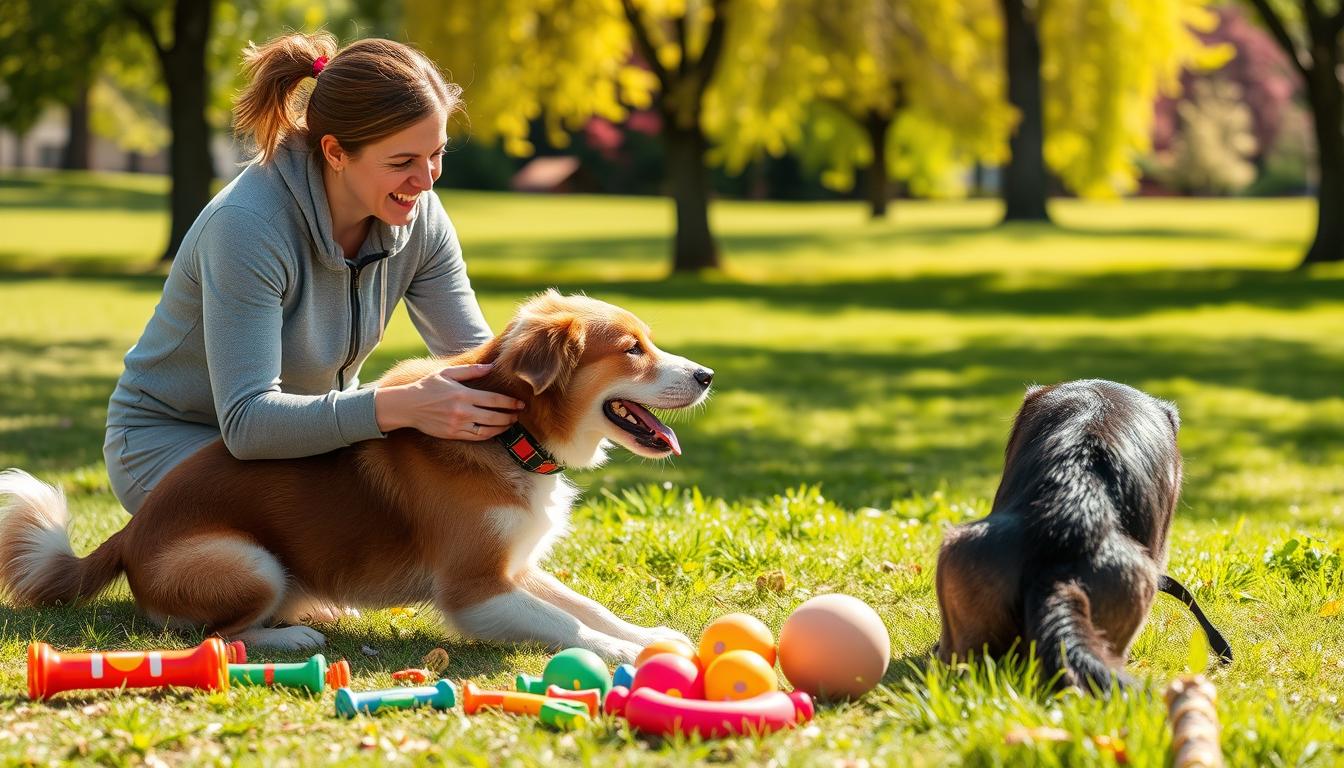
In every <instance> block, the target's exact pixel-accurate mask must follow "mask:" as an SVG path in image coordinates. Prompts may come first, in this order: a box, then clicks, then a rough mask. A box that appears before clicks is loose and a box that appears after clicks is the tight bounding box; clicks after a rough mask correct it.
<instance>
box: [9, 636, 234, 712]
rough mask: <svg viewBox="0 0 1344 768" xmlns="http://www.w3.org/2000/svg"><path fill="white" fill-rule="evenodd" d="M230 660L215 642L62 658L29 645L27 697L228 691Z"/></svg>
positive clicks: (46, 647) (41, 645)
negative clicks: (164, 689)
mask: <svg viewBox="0 0 1344 768" xmlns="http://www.w3.org/2000/svg"><path fill="white" fill-rule="evenodd" d="M235 653H237V651H236V650H235ZM243 653H244V654H245V653H246V652H245V651H244V652H243ZM228 658H229V649H228V648H227V647H226V646H225V645H224V641H223V640H220V639H219V638H217V637H211V638H208V639H207V640H206V641H205V642H203V643H201V644H200V645H198V646H196V647H195V648H191V649H188V650H182V651H94V652H92V653H65V654H61V653H57V652H56V651H54V650H52V647H51V646H50V645H47V644H46V643H33V644H31V645H29V646H28V697H29V698H30V699H33V700H38V699H45V698H47V697H48V696H50V695H52V694H53V693H60V692H61V691H70V690H74V689H77V688H157V687H160V686H170V685H177V686H182V687H184V688H201V689H204V690H208V691H212V690H227V689H228V687H229V673H228V664H229V662H228ZM244 658H246V656H245V655H244Z"/></svg>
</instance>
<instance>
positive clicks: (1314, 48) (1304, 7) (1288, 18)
mask: <svg viewBox="0 0 1344 768" xmlns="http://www.w3.org/2000/svg"><path fill="white" fill-rule="evenodd" d="M1250 3H1251V5H1252V6H1254V7H1255V10H1256V11H1257V12H1258V13H1259V14H1260V18H1261V20H1263V21H1264V23H1265V26H1266V27H1268V28H1269V31H1270V33H1271V34H1272V35H1274V39H1275V41H1277V42H1278V44H1279V47H1280V48H1282V49H1283V51H1284V52H1285V53H1287V54H1288V58H1289V59H1290V60H1291V61H1292V63H1293V66H1294V67H1295V68H1296V70H1297V71H1298V73H1299V74H1300V75H1301V76H1302V80H1303V82H1304V84H1305V86H1306V92H1307V102H1308V104H1309V105H1310V106H1311V117H1312V127H1313V129H1314V131H1313V132H1314V134H1315V137H1316V162H1317V167H1318V169H1319V172H1320V173H1319V177H1320V182H1319V186H1318V188H1317V192H1316V203H1317V205H1316V236H1315V238H1314V239H1313V240H1312V243H1311V247H1310V248H1308V249H1307V253H1306V256H1304V257H1303V259H1302V263H1301V265H1300V266H1302V267H1305V266H1307V265H1309V264H1315V263H1319V262H1326V261H1344V83H1341V81H1340V71H1341V70H1340V68H1341V64H1344V50H1341V46H1340V32H1341V31H1344V5H1340V6H1337V7H1336V9H1335V10H1334V12H1333V13H1328V12H1326V10H1325V9H1323V8H1322V7H1321V5H1320V3H1319V2H1317V0H1296V2H1293V3H1288V2H1286V0H1285V1H1284V2H1271V0H1250Z"/></svg>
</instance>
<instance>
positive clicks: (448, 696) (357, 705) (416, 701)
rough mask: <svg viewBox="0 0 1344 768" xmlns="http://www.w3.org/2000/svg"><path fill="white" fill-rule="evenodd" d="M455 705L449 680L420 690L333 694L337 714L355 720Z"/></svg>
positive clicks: (398, 689) (397, 689)
mask: <svg viewBox="0 0 1344 768" xmlns="http://www.w3.org/2000/svg"><path fill="white" fill-rule="evenodd" d="M468 685H470V683H468ZM456 703H457V688H456V687H455V686H454V685H453V684H452V682H450V681H448V680H440V681H438V682H437V683H435V684H434V685H428V686H424V687H420V688H386V689H383V690H380V691H361V692H356V691H352V690H350V689H349V688H341V689H340V690H338V691H336V714H337V715H339V716H341V717H354V716H355V715H356V714H358V713H360V712H363V713H365V714H370V715H371V714H373V713H374V712H377V711H378V710H380V709H413V708H415V707H423V706H430V707H433V708H434V709H451V708H452V707H453V705H455V704H456Z"/></svg>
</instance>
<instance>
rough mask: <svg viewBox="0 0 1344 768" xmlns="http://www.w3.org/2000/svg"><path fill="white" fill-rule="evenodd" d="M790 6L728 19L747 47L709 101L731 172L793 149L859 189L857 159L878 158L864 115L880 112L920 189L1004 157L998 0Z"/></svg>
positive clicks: (895, 170)
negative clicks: (732, 20)
mask: <svg viewBox="0 0 1344 768" xmlns="http://www.w3.org/2000/svg"><path fill="white" fill-rule="evenodd" d="M780 6H781V7H780V8H779V9H778V12H776V13H775V14H773V15H768V16H766V17H764V18H761V19H756V20H754V22H753V23H737V24H731V25H730V27H729V30H730V35H731V36H735V37H732V38H730V39H733V40H735V41H736V45H733V46H731V50H732V51H734V53H735V55H736V58H735V59H734V60H733V66H729V67H725V68H724V70H723V72H722V73H721V74H720V75H719V78H718V80H716V88H715V90H714V91H713V92H712V94H711V97H712V98H711V99H710V100H709V104H708V105H707V107H706V125H707V127H708V128H709V129H710V133H711V134H712V135H714V136H716V137H717V138H718V139H719V147H718V149H717V153H716V154H715V157H716V158H717V159H721V160H722V161H723V162H724V164H725V165H726V166H727V168H728V170H729V171H737V170H740V169H741V168H742V167H743V166H744V165H745V163H746V162H747V161H749V160H750V159H751V158H752V157H753V156H754V155H756V154H757V153H759V152H760V151H762V150H764V151H766V152H768V153H770V154H772V155H779V154H782V153H783V152H784V151H785V150H786V149H792V150H794V151H796V152H799V153H800V154H801V155H802V156H803V157H804V159H805V160H807V161H808V162H810V163H811V164H813V165H816V166H820V167H822V168H823V169H824V173H823V181H824V182H825V183H826V184H827V185H829V186H832V187H834V188H837V189H848V188H850V187H852V186H853V184H854V171H855V169H856V168H862V167H865V166H867V165H869V164H871V163H872V162H873V151H872V147H871V146H870V141H869V139H868V137H867V135H866V134H865V132H864V130H863V128H862V125H861V124H862V121H863V120H864V119H865V118H866V117H867V116H869V115H873V116H877V117H880V118H882V119H884V120H890V121H892V125H891V127H890V129H889V130H888V131H887V135H886V142H887V144H888V150H889V151H888V153H887V157H888V165H889V168H888V170H889V171H890V172H891V173H892V175H894V176H896V177H897V178H901V179H906V180H908V181H909V182H910V184H911V188H912V190H913V191H914V192H915V193H916V194H920V195H925V196H929V195H939V194H949V193H959V192H961V191H962V189H961V187H962V184H961V179H960V175H961V174H960V172H961V171H963V170H964V169H965V167H966V166H967V165H969V164H970V163H971V162H972V161H974V160H981V161H985V162H990V163H994V162H1001V161H1002V160H1004V159H1005V152H1006V146H1005V141H1006V138H1007V135H1008V130H1009V128H1010V127H1011V125H1012V111H1011V110H1010V109H1009V108H1008V106H1007V104H1006V103H1005V102H1004V99H1003V89H1004V84H1003V75H1002V66H1001V62H1002V57H1003V50H1002V43H1001V32H1002V28H1001V25H1000V24H999V23H998V22H997V20H996V15H995V13H996V12H995V10H994V4H993V3H992V2H990V0H967V2H959V3H946V2H941V1H940V0H838V1H837V2H816V1H815V0H792V1H791V2H790V0H781V3H780ZM738 94H745V95H746V98H747V99H752V98H754V99H755V101H754V102H751V103H748V104H743V103H742V102H743V99H742V98H739V97H738V96H737V95H738Z"/></svg>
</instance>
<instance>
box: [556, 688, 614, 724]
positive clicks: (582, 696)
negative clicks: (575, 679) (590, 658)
mask: <svg viewBox="0 0 1344 768" xmlns="http://www.w3.org/2000/svg"><path fill="white" fill-rule="evenodd" d="M546 698H548V699H564V700H565V701H577V702H578V703H580V704H582V705H583V708H584V709H586V710H588V714H589V715H591V716H592V717H597V712H598V710H600V709H601V708H602V692H601V691H599V690H598V689H596V688H584V689H583V690H582V691H571V690H569V689H568V688H561V687H560V686H558V685H552V686H551V687H549V688H547V689H546Z"/></svg>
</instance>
